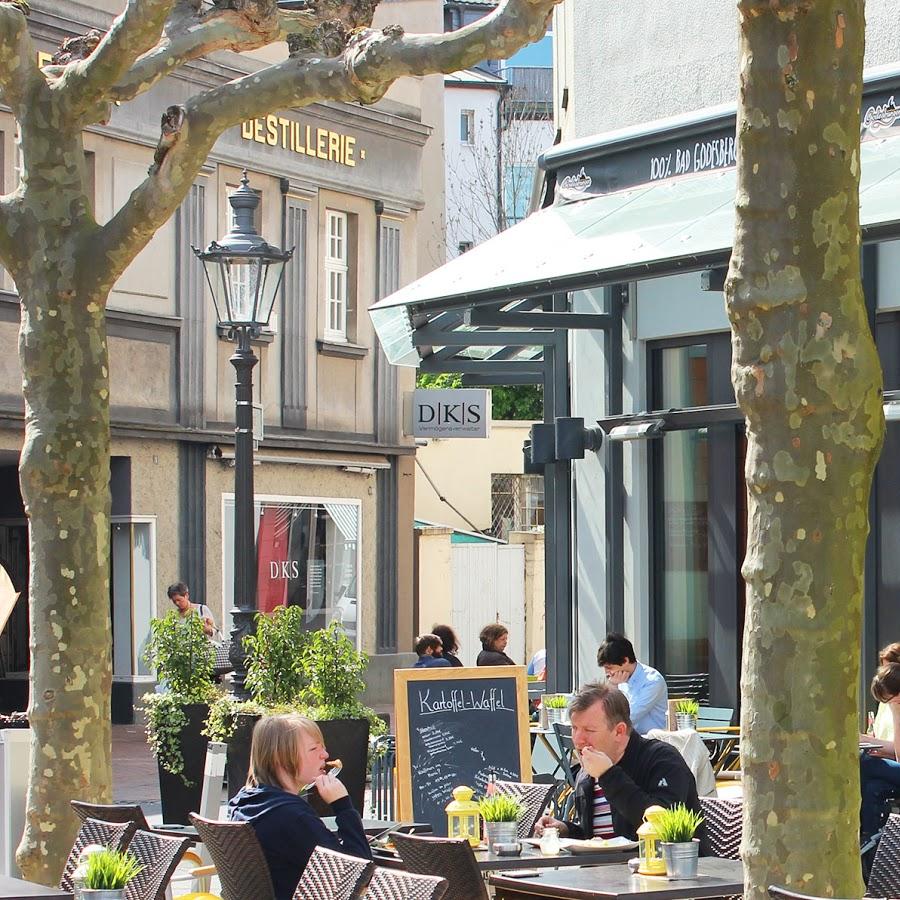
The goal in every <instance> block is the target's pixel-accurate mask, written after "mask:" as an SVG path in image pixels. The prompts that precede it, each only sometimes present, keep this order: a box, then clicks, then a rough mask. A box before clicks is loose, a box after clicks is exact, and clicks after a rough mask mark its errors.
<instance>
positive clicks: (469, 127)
mask: <svg viewBox="0 0 900 900" xmlns="http://www.w3.org/2000/svg"><path fill="white" fill-rule="evenodd" d="M464 121H465V122H466V137H463V132H462V124H463V122H464ZM459 142H460V143H461V144H462V145H463V146H464V147H474V146H475V110H474V109H461V110H460V111H459Z"/></svg>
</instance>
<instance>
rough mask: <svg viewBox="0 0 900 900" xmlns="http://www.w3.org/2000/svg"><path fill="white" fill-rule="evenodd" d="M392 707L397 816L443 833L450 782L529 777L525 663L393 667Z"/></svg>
mask: <svg viewBox="0 0 900 900" xmlns="http://www.w3.org/2000/svg"><path fill="white" fill-rule="evenodd" d="M394 708H395V710H396V714H397V784H398V795H399V801H400V819H401V820H403V821H415V822H430V823H431V825H432V827H433V828H434V833H435V834H437V835H446V834H447V814H446V812H445V807H446V806H447V804H448V803H449V802H450V801H451V800H452V799H453V797H452V796H451V792H452V790H453V788H455V787H458V786H459V785H461V784H465V785H468V786H469V787H470V788H472V789H473V790H474V791H475V795H476V798H477V797H480V796H483V795H484V790H485V786H486V784H487V782H488V778H489V776H490V772H491V770H493V771H494V773H495V775H496V778H497V780H498V781H531V748H530V740H529V736H528V687H527V678H526V674H525V667H524V666H482V667H479V668H453V669H444V668H440V669H397V670H396V671H395V672H394Z"/></svg>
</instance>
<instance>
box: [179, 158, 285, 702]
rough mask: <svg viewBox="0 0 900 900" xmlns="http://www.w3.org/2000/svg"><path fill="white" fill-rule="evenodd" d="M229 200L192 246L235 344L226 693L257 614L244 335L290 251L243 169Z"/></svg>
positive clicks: (266, 314) (237, 680)
mask: <svg viewBox="0 0 900 900" xmlns="http://www.w3.org/2000/svg"><path fill="white" fill-rule="evenodd" d="M228 202H229V203H230V204H231V209H232V223H231V228H230V230H229V231H228V233H227V234H226V235H225V237H223V238H222V239H221V240H219V241H213V242H212V243H211V244H210V245H209V246H208V247H207V248H206V250H198V249H197V248H196V247H192V248H191V249H192V250H193V251H194V253H196V254H197V256H198V257H199V258H200V260H201V261H202V262H203V269H204V271H205V273H206V280H207V281H208V282H209V288H210V290H211V291H212V296H213V302H214V303H215V305H216V317H217V319H218V321H219V324H220V325H222V326H223V327H225V328H227V329H228V335H229V338H231V339H232V340H234V341H235V342H236V344H237V347H236V349H235V351H234V354H233V355H232V357H231V364H232V365H233V366H234V370H235V383H234V394H235V415H234V420H235V428H234V609H233V610H232V616H233V619H234V625H233V627H232V630H231V652H230V654H229V656H230V659H231V662H232V664H233V665H234V681H233V686H232V692H233V694H234V696H235V698H236V699H238V700H246V699H248V697H249V695H248V692H247V688H246V686H245V682H246V679H247V668H246V657H247V654H246V651H245V650H244V638H245V637H246V636H247V635H248V634H252V633H253V630H254V624H255V623H254V616H255V614H256V536H255V533H254V528H253V367H254V366H255V365H256V363H257V358H256V354H255V353H254V352H253V347H252V346H251V343H250V342H251V340H252V339H253V338H257V337H259V334H260V330H261V329H262V328H263V327H265V326H266V325H268V324H269V319H270V318H271V315H272V307H273V305H274V304H275V298H276V297H277V296H278V289H279V288H280V286H281V282H282V279H283V278H284V267H285V265H286V264H287V261H288V260H289V259H290V258H291V256H292V254H293V252H294V251H293V249H291V250H280V249H279V248H278V247H273V246H271V245H270V244H268V243H266V241H265V240H263V238H262V237H260V235H259V234H258V233H257V231H256V227H255V226H254V224H253V216H254V213H255V212H256V209H257V207H258V206H259V196H258V195H257V193H256V191H254V190H253V189H252V188H251V187H250V182H249V179H248V178H247V170H246V169H244V172H243V175H242V177H241V186H240V187H239V188H238V189H237V190H236V191H234V193H232V194H231V195H230V196H229V198H228Z"/></svg>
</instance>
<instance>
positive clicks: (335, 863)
mask: <svg viewBox="0 0 900 900" xmlns="http://www.w3.org/2000/svg"><path fill="white" fill-rule="evenodd" d="M374 870H375V863H373V862H370V861H369V860H367V859H360V858H359V857H357V856H348V855H347V854H346V853H337V852H336V851H334V850H327V849H325V848H324V847H316V849H315V850H313V853H312V856H310V858H309V862H308V863H307V864H306V868H305V869H304V870H303V874H302V875H301V876H300V881H299V883H298V884H297V890H296V891H294V900H320V898H323V897H324V898H327V900H357V898H359V897H362V895H363V893H364V892H365V889H366V885H367V884H368V883H369V881H370V880H371V879H372V872H374Z"/></svg>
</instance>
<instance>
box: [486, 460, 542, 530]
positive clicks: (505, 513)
mask: <svg viewBox="0 0 900 900" xmlns="http://www.w3.org/2000/svg"><path fill="white" fill-rule="evenodd" d="M543 528H544V476H543V475H516V474H505V473H504V474H498V473H494V474H493V475H491V534H492V535H493V536H494V537H498V538H501V539H502V540H504V541H505V540H509V533H510V532H511V531H535V530H543Z"/></svg>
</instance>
